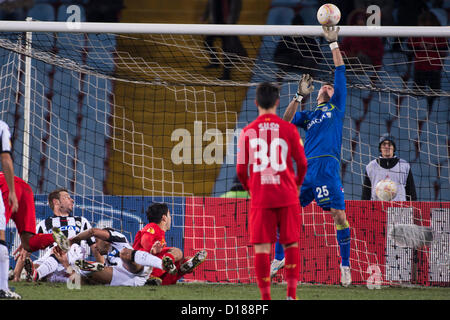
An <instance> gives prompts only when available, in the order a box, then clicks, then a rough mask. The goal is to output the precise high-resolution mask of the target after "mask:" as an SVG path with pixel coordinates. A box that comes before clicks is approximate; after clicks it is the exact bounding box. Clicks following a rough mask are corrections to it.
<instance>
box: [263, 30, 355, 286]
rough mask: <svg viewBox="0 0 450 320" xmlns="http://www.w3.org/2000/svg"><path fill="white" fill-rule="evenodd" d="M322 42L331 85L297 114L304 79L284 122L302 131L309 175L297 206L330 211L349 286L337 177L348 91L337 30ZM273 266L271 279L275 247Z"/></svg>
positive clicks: (279, 255) (279, 258)
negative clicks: (330, 66) (326, 50)
mask: <svg viewBox="0 0 450 320" xmlns="http://www.w3.org/2000/svg"><path fill="white" fill-rule="evenodd" d="M323 31H324V36H325V39H326V40H327V41H328V42H329V43H330V48H331V52H332V55H333V62H334V65H335V67H336V69H335V72H334V84H331V83H324V84H323V85H322V87H321V88H320V90H319V93H318V95H317V106H316V107H315V109H314V110H312V111H310V110H305V111H301V112H298V111H297V112H296V110H297V108H298V105H299V104H300V102H301V100H302V99H303V98H304V97H305V96H307V95H309V94H310V93H311V92H312V91H313V89H314V87H313V86H312V81H313V79H312V78H311V76H309V75H303V77H302V80H301V81H300V83H299V91H298V93H297V95H296V96H295V98H294V99H293V100H292V101H291V103H290V104H289V106H288V107H287V109H286V111H285V114H284V116H283V119H284V120H286V121H291V123H293V124H295V125H296V126H298V127H300V128H302V129H304V130H305V154H306V158H307V159H308V171H307V173H306V177H305V181H304V182H303V185H302V188H301V190H300V204H301V206H302V207H306V206H307V205H309V204H310V203H311V201H313V200H314V199H315V200H316V203H317V205H319V206H320V207H321V208H322V209H323V210H324V211H330V212H331V214H332V215H333V218H334V222H335V225H336V230H337V231H336V237H337V242H338V244H339V248H340V255H341V265H340V270H341V284H342V285H343V286H345V287H347V286H349V285H350V284H351V281H352V280H351V273H350V225H349V223H348V221H347V217H346V214H345V202H344V188H343V186H342V182H341V177H340V176H341V175H340V170H341V169H340V168H341V166H340V160H341V146H342V127H343V120H344V116H345V104H346V97H347V87H346V78H345V65H344V60H343V59H342V55H341V52H340V51H339V45H338V43H337V40H338V32H339V27H323ZM275 252H276V253H275V260H274V261H273V262H272V272H271V274H272V276H273V275H274V274H276V272H277V270H279V268H280V266H282V265H283V259H284V252H283V248H282V247H281V246H280V245H279V244H278V245H276V249H275Z"/></svg>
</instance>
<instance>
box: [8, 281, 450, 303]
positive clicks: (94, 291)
mask: <svg viewBox="0 0 450 320" xmlns="http://www.w3.org/2000/svg"><path fill="white" fill-rule="evenodd" d="M10 287H14V289H15V291H16V292H17V293H19V294H20V295H21V296H22V298H23V299H24V300H259V298H260V296H259V291H258V288H257V287H256V285H255V284H210V283H178V284H176V285H172V286H158V287H156V286H144V287H108V286H93V285H81V286H80V289H68V287H67V285H66V284H64V283H59V284H52V283H45V282H42V283H38V284H34V283H29V282H18V283H13V282H10ZM297 295H298V298H299V299H300V300H450V288H443V287H439V288H438V287H431V288H430V287H427V288H423V287H420V288H417V287H415V288H398V287H397V288H393V287H381V289H372V290H370V289H368V288H367V287H365V286H351V287H349V288H343V287H340V286H325V285H306V284H303V285H299V287H298V289H297ZM285 296H286V285H284V284H273V285H272V299H274V300H284V299H285Z"/></svg>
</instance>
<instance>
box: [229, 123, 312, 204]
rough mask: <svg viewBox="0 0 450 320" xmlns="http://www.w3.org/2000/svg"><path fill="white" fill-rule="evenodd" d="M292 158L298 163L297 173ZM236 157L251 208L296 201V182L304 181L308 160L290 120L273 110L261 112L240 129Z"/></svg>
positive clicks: (299, 183) (297, 199)
mask: <svg viewBox="0 0 450 320" xmlns="http://www.w3.org/2000/svg"><path fill="white" fill-rule="evenodd" d="M292 158H293V159H294V160H295V162H296V164H297V176H296V175H295V171H294V166H293V163H292ZM237 161H238V163H237V167H236V169H237V175H238V178H239V180H240V181H241V183H242V185H243V187H244V188H245V189H246V190H248V191H249V193H250V198H251V207H252V208H281V207H287V206H290V205H295V204H298V203H299V197H298V194H299V193H298V186H300V185H301V184H302V183H303V178H304V177H305V174H306V167H307V162H306V157H305V151H304V148H303V142H302V141H301V138H300V135H299V133H298V131H297V128H296V127H295V126H294V125H293V124H291V123H289V122H287V121H284V120H283V119H281V118H280V117H278V116H277V115H275V114H267V115H260V116H259V117H258V118H256V120H255V121H253V122H252V123H250V124H249V125H248V126H247V127H245V128H244V129H243V130H242V133H241V135H240V137H239V145H238V156H237ZM248 169H249V172H250V174H248V171H247V170H248Z"/></svg>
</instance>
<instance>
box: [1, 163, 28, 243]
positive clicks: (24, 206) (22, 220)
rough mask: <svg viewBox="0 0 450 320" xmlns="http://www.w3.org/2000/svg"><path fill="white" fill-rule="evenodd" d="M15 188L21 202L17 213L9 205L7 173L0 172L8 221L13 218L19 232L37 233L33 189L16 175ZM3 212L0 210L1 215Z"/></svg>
mask: <svg viewBox="0 0 450 320" xmlns="http://www.w3.org/2000/svg"><path fill="white" fill-rule="evenodd" d="M14 188H15V190H16V196H17V201H18V202H19V208H18V209H17V212H15V213H13V212H12V211H11V206H10V205H9V199H8V197H9V187H8V184H7V183H6V178H5V174H4V173H3V172H0V190H1V194H2V199H1V200H0V202H2V201H3V205H4V214H5V218H6V220H5V221H6V223H8V221H9V219H13V220H14V222H15V224H16V228H17V230H18V231H19V234H22V232H30V233H33V234H35V233H36V213H35V212H36V209H35V206H34V196H33V190H31V187H30V185H29V184H28V183H26V182H25V181H24V180H22V179H21V178H19V177H16V176H15V177H14ZM0 207H1V206H0ZM0 211H2V209H0ZM1 214H3V212H0V215H1Z"/></svg>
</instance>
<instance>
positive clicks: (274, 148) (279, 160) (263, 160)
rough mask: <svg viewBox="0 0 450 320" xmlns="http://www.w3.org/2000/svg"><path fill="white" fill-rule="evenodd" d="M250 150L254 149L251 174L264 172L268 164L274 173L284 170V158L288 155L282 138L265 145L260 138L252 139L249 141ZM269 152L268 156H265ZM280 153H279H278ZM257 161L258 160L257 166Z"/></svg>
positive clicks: (286, 145) (286, 146)
mask: <svg viewBox="0 0 450 320" xmlns="http://www.w3.org/2000/svg"><path fill="white" fill-rule="evenodd" d="M250 148H252V149H255V150H257V151H255V152H254V153H253V158H254V160H255V162H254V164H253V172H261V171H264V170H265V169H266V168H267V167H268V166H269V164H270V167H271V168H272V169H273V170H274V171H276V172H281V171H284V170H286V157H287V153H288V144H287V143H286V141H285V140H284V139H282V138H275V139H273V140H272V142H271V143H270V146H268V145H267V142H266V141H265V140H264V139H261V138H254V139H251V140H250ZM269 150H270V156H267V151H269ZM279 151H281V152H279ZM257 159H259V160H260V163H259V164H258V161H256V160H257Z"/></svg>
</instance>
